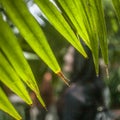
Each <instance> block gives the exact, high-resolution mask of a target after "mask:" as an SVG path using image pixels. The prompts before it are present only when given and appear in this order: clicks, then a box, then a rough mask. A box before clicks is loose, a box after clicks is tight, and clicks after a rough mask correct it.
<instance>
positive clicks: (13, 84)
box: [0, 39, 32, 105]
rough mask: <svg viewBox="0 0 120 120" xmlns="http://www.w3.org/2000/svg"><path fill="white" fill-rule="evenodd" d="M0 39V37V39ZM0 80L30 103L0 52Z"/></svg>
mask: <svg viewBox="0 0 120 120" xmlns="http://www.w3.org/2000/svg"><path fill="white" fill-rule="evenodd" d="M0 40H1V39H0ZM0 73H1V75H0V80H1V81H2V82H3V83H4V84H5V85H6V86H7V87H8V88H10V89H11V90H12V91H13V92H15V93H16V94H17V95H18V96H20V97H21V98H22V99H23V100H24V101H25V102H26V103H28V104H30V105H31V104H32V101H31V99H30V96H29V94H28V92H27V90H26V88H25V86H24V84H23V83H22V81H21V80H20V78H19V77H18V75H17V74H16V72H15V71H14V70H13V69H12V67H11V66H10V64H9V63H8V62H7V60H6V59H5V57H4V56H3V55H2V53H1V52H0Z"/></svg>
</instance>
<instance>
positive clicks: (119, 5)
mask: <svg viewBox="0 0 120 120" xmlns="http://www.w3.org/2000/svg"><path fill="white" fill-rule="evenodd" d="M112 3H113V5H114V8H115V11H116V14H117V17H118V19H119V22H120V0H112Z"/></svg>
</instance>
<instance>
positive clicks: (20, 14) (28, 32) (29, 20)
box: [2, 0, 60, 73]
mask: <svg viewBox="0 0 120 120" xmlns="http://www.w3.org/2000/svg"><path fill="white" fill-rule="evenodd" d="M2 4H3V6H4V8H5V9H6V12H7V14H8V15H9V17H10V18H11V20H12V22H13V23H14V24H15V25H16V26H17V27H18V29H19V31H20V33H21V35H22V36H23V37H24V38H25V40H26V41H27V43H28V44H29V45H30V46H31V48H32V49H33V50H34V51H35V52H36V53H37V54H38V55H39V56H40V57H41V58H42V60H43V61H44V62H45V63H46V64H47V65H48V66H49V67H50V68H51V69H52V70H53V71H54V72H55V73H57V72H59V71H60V67H59V65H58V63H57V61H56V58H55V56H54V55H53V52H52V50H51V48H50V46H49V44H48V42H47V40H46V37H45V36H44V34H43V32H42V30H41V28H40V26H39V24H38V23H37V21H36V20H35V19H34V17H33V16H32V15H31V14H30V12H29V11H28V8H27V6H26V5H25V3H24V1H23V0H11V1H10V0H2ZM16 18H17V19H16Z"/></svg>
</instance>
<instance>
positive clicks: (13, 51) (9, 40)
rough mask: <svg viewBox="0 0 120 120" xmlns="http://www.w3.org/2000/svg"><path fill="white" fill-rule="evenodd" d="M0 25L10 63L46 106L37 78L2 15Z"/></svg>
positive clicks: (0, 40) (5, 51)
mask: <svg viewBox="0 0 120 120" xmlns="http://www.w3.org/2000/svg"><path fill="white" fill-rule="evenodd" d="M0 25H1V29H0V47H1V49H2V50H3V52H4V53H5V54H6V56H7V58H8V59H9V61H10V63H11V64H12V66H13V67H14V69H15V70H16V72H17V73H18V74H19V76H20V77H21V78H22V79H23V80H24V82H25V83H26V84H27V85H28V86H29V87H30V88H31V89H32V90H33V91H34V92H35V93H36V95H37V97H38V99H39V100H40V102H41V103H42V105H43V106H45V104H44V102H43V100H42V98H41V96H40V95H39V89H38V86H37V83H36V81H35V78H34V76H33V74H32V71H31V69H30V67H29V65H28V63H27V61H26V59H25V58H24V56H23V53H22V50H21V48H20V46H19V44H18V42H17V39H16V37H15V35H14V34H13V32H12V30H11V29H10V27H9V26H8V24H7V23H6V22H4V21H3V20H2V17H0ZM6 32H7V35H6ZM13 46H14V47H13ZM16 92H17V91H16Z"/></svg>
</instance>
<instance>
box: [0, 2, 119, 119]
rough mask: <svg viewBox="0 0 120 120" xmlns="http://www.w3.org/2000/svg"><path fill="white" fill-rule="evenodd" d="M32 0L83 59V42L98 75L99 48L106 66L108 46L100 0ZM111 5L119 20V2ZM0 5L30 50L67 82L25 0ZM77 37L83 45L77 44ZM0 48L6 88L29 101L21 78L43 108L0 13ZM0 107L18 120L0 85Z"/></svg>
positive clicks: (78, 42)
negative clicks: (91, 57)
mask: <svg viewBox="0 0 120 120" xmlns="http://www.w3.org/2000/svg"><path fill="white" fill-rule="evenodd" d="M34 1H35V3H36V4H37V5H38V6H39V8H40V9H41V11H42V12H43V14H44V15H45V16H46V17H47V20H48V21H49V22H50V23H51V24H52V25H53V26H54V28H55V29H56V30H57V31H59V33H61V35H63V36H64V38H65V39H66V40H67V41H68V42H69V43H71V44H72V46H74V47H75V48H76V49H77V50H78V51H79V52H80V53H81V54H82V55H83V56H84V57H86V58H87V54H86V52H85V51H84V48H83V46H82V45H83V44H86V45H87V46H88V47H89V48H90V50H91V51H92V55H93V60H94V64H95V68H96V74H97V75H98V72H99V62H98V61H99V49H100V50H101V53H102V56H103V59H104V61H105V63H106V65H108V45H107V37H106V24H105V19H104V12H103V6H102V0H56V1H55V2H56V5H55V4H53V2H51V1H50V0H34ZM113 4H114V6H115V10H116V13H117V15H118V18H119V20H120V10H119V8H120V1H119V0H113ZM0 6H2V8H3V9H4V12H5V13H6V14H7V15H8V17H9V19H10V21H11V22H12V23H13V24H14V25H15V26H16V27H17V28H18V30H19V32H20V34H21V35H22V37H23V38H24V39H25V41H26V42H27V43H28V44H29V45H30V47H31V48H32V49H33V51H34V52H35V53H36V54H37V55H38V56H39V57H40V58H41V59H42V60H43V61H44V62H45V63H46V64H47V65H48V66H49V67H50V68H51V70H52V71H53V72H54V73H56V74H58V75H59V76H60V77H62V78H63V80H64V81H65V82H66V84H67V79H66V78H65V76H64V75H63V74H62V72H61V68H60V66H59V64H58V62H57V60H56V58H55V56H54V54H53V52H52V50H51V48H50V46H49V44H48V42H47V40H46V36H45V35H44V33H43V31H42V29H41V27H40V25H39V24H38V23H37V21H36V20H35V18H34V17H33V16H32V15H31V13H30V12H29V10H28V8H27V6H26V3H25V1H24V0H0ZM80 38H81V39H82V42H83V44H81V42H80ZM0 50H1V51H2V52H1V51H0V60H1V61H0V73H1V74H2V75H1V76H0V80H1V81H2V82H3V83H4V84H6V85H7V83H9V86H8V87H9V88H11V89H12V90H13V91H14V92H15V93H16V94H17V95H19V96H20V97H21V98H22V99H23V100H24V101H25V102H26V103H28V104H31V100H30V97H29V95H28V93H27V91H26V89H25V87H24V85H23V83H22V81H21V80H23V81H24V83H25V84H26V85H27V86H29V87H30V88H31V89H32V90H33V91H34V92H35V93H36V96H37V97H38V99H39V101H40V102H41V104H42V105H43V106H44V107H45V104H44V102H43V100H42V98H41V96H40V94H39V89H38V86H37V84H36V81H35V78H34V75H33V73H32V71H31V68H30V66H29V64H28V63H27V61H26V59H25V57H24V56H23V51H22V49H21V46H20V45H19V44H18V40H17V38H16V36H15V35H14V34H13V32H12V30H11V28H10V27H9V25H8V23H7V21H6V22H5V21H4V20H3V18H2V16H0ZM18 84H19V85H18ZM0 109H2V110H4V111H5V112H7V113H9V114H10V115H12V116H13V117H14V118H16V119H21V118H20V116H19V115H18V114H17V113H16V112H15V110H14V108H13V107H11V105H10V103H9V101H8V100H7V98H6V96H5V94H4V92H3V91H2V89H1V88H0ZM10 110H11V111H10Z"/></svg>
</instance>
